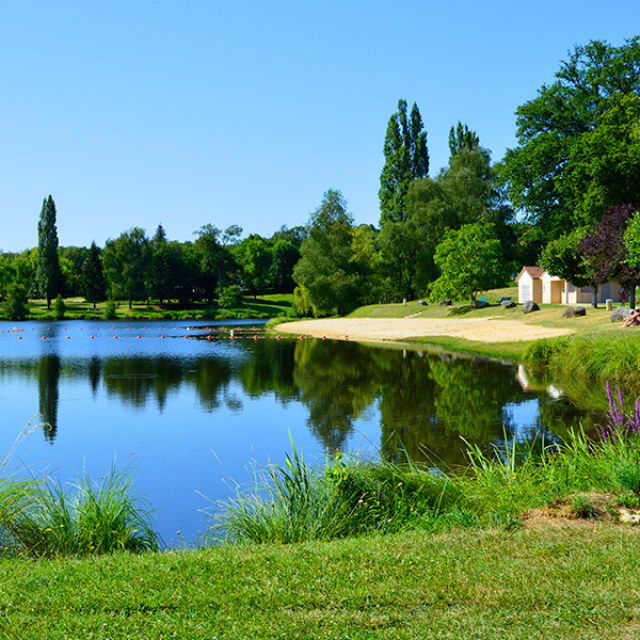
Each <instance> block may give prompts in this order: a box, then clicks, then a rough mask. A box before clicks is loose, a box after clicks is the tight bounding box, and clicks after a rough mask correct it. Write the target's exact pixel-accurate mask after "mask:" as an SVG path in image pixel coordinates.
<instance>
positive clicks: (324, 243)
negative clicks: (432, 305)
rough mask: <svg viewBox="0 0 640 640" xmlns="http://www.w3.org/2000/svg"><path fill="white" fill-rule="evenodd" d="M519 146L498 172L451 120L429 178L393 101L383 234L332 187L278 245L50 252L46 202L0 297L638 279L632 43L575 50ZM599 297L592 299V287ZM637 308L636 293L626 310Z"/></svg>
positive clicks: (383, 294)
mask: <svg viewBox="0 0 640 640" xmlns="http://www.w3.org/2000/svg"><path fill="white" fill-rule="evenodd" d="M516 116H517V117H516V126H517V143H518V144H517V146H516V147H515V148H513V149H508V150H507V152H506V154H505V156H504V158H503V159H502V160H501V161H499V162H497V163H495V162H493V161H492V159H491V152H490V151H489V150H488V149H487V148H485V147H483V146H482V145H481V143H480V137H479V136H478V134H477V133H476V132H475V131H473V130H472V129H470V128H469V127H468V125H467V124H463V123H461V122H458V123H457V124H455V125H454V126H452V127H451V129H450V132H449V149H450V157H449V161H448V166H447V167H444V168H442V169H441V170H440V171H439V172H438V173H437V175H435V176H434V177H430V176H429V151H428V145H427V133H426V131H425V130H424V123H423V120H422V116H421V114H420V111H419V109H418V106H417V105H416V104H414V105H413V107H412V109H411V110H410V111H409V109H408V104H407V102H406V101H405V100H400V101H399V103H398V108H397V111H396V112H395V113H394V114H392V116H391V117H390V119H389V122H388V125H387V131H386V135H385V139H384V145H383V152H384V165H383V168H382V172H381V175H380V189H379V192H378V196H379V201H380V221H379V225H378V226H377V227H376V226H373V225H356V223H355V220H354V217H353V215H352V214H351V213H350V212H349V211H348V208H347V200H346V198H345V197H344V196H343V194H342V193H341V192H340V191H339V190H336V189H329V190H328V191H327V192H325V194H324V195H323V198H322V201H321V203H320V205H319V206H318V207H317V209H316V210H315V211H313V212H312V213H311V214H310V218H309V222H308V223H307V225H305V226H304V227H295V228H294V229H287V228H286V227H282V228H281V229H280V230H279V231H278V232H276V233H275V234H274V235H273V236H272V237H271V238H263V237H261V236H259V235H257V234H251V235H249V236H248V237H247V238H245V239H242V240H241V239H240V238H241V234H242V229H240V228H239V227H237V226H235V225H234V226H231V227H229V228H228V229H226V230H224V231H223V230H221V229H218V228H217V227H216V226H214V225H212V224H208V225H205V226H203V227H201V228H200V229H198V230H197V231H195V236H196V238H195V240H194V241H193V242H176V241H170V240H169V239H168V238H167V236H166V233H165V231H164V228H163V227H162V225H160V226H159V227H158V229H157V230H156V232H155V234H154V236H153V237H152V238H148V237H147V236H146V233H145V231H143V230H142V229H139V228H138V227H134V228H132V229H130V230H129V231H126V232H124V233H122V234H121V235H120V236H119V237H118V238H116V239H115V240H108V241H107V243H106V245H105V246H104V247H103V248H99V247H97V246H95V243H94V244H92V246H91V247H90V248H77V247H62V248H59V247H58V246H57V235H56V232H55V204H54V203H53V200H52V199H51V196H49V198H48V199H47V200H45V202H44V203H43V209H42V213H41V216H40V222H39V224H38V247H37V248H36V249H32V250H30V251H27V252H24V253H22V254H20V255H14V254H2V255H0V295H2V297H3V299H4V309H5V311H4V313H5V315H7V310H9V311H13V312H14V315H15V312H16V310H17V311H18V312H19V311H20V305H21V304H24V302H25V301H26V297H27V296H31V297H42V298H46V299H47V303H48V304H50V300H51V298H52V297H53V296H54V295H56V294H62V295H80V294H81V295H84V296H85V297H86V298H87V300H89V301H91V302H93V303H94V305H95V303H96V301H97V300H100V299H105V298H110V299H126V300H128V301H129V304H130V305H131V303H132V301H133V300H154V301H156V302H157V303H158V304H160V305H163V304H167V303H169V302H175V303H178V304H189V303H192V302H196V301H201V300H202V301H206V302H207V303H209V304H212V303H213V302H214V301H217V303H218V304H220V305H222V306H225V305H231V306H232V305H234V304H237V303H238V301H239V299H240V298H241V296H242V294H243V292H248V293H251V294H253V295H257V294H258V293H261V292H263V291H265V290H267V289H268V290H272V291H282V292H290V291H294V294H295V300H296V307H297V310H298V313H300V314H312V315H316V316H318V315H332V314H343V313H347V312H349V311H350V310H352V309H353V308H355V307H357V306H359V305H362V304H367V303H373V302H393V301H400V300H402V299H407V300H413V299H416V298H418V297H424V298H427V297H430V298H431V299H432V300H437V299H441V298H447V297H450V298H458V299H460V298H467V299H470V300H472V301H473V300H474V299H475V297H476V296H477V294H478V292H480V291H484V290H487V289H489V288H493V287H497V286H503V285H505V284H506V283H507V282H508V280H509V277H510V276H512V275H513V274H514V273H517V272H518V271H519V270H520V268H521V266H523V265H533V264H540V265H541V266H543V267H545V268H546V269H548V270H549V271H550V272H552V273H553V274H554V275H557V276H560V277H563V278H567V279H569V280H571V281H572V282H573V283H574V284H575V285H577V286H591V287H592V290H593V291H594V292H595V290H596V288H597V286H599V284H601V283H603V282H605V281H607V280H617V281H618V282H619V283H620V284H622V285H623V286H626V287H628V288H629V290H630V292H631V294H632V296H634V295H635V287H636V286H637V285H638V284H639V283H640V219H639V217H638V210H637V204H638V203H640V194H639V193H638V191H639V190H640V38H639V37H635V38H632V39H630V40H626V41H625V43H624V44H623V45H621V46H619V47H614V46H611V45H609V44H608V43H606V42H603V41H598V40H593V41H591V42H589V43H588V44H587V45H585V46H576V47H575V48H574V50H573V51H570V52H569V57H568V59H567V60H566V61H563V62H561V63H560V69H559V71H558V72H557V73H556V74H555V80H554V81H553V82H552V83H551V84H549V85H546V84H545V85H543V86H542V87H541V88H540V89H539V90H538V94H537V96H536V97H535V98H533V99H532V100H530V101H528V102H526V103H525V104H524V105H522V106H520V107H519V108H518V110H517V112H516ZM594 302H595V293H594ZM632 304H635V298H634V299H633V301H632Z"/></svg>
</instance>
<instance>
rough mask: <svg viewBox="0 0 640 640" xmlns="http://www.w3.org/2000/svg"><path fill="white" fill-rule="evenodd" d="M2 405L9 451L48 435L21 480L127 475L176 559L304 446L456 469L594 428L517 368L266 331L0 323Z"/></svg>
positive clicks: (308, 452)
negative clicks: (218, 507) (499, 449)
mask: <svg viewBox="0 0 640 640" xmlns="http://www.w3.org/2000/svg"><path fill="white" fill-rule="evenodd" d="M231 329H233V331H234V337H233V339H232V338H231V333H230V330H231ZM0 402H1V403H2V404H1V406H2V415H3V419H2V427H1V433H0V439H1V440H2V448H3V449H4V450H5V451H6V450H9V449H10V448H11V446H12V444H13V442H14V440H15V438H16V437H17V436H18V434H19V433H20V431H21V430H22V429H23V428H25V427H26V425H27V423H28V422H29V421H30V420H31V418H32V417H33V416H35V415H36V414H41V416H42V417H41V418H38V419H36V421H35V423H39V422H46V423H48V425H49V426H48V427H44V426H37V427H36V428H35V430H34V431H33V433H31V434H30V435H29V436H28V437H27V438H26V439H23V440H22V441H21V442H20V444H19V445H18V448H17V455H16V456H15V457H14V463H15V465H16V466H17V468H18V469H19V470H21V472H24V471H25V469H28V472H29V473H33V474H34V475H36V476H42V475H45V474H51V475H52V476H53V477H55V478H59V479H61V480H62V481H66V480H69V479H73V478H74V477H75V473H76V472H81V471H82V470H86V471H87V472H88V473H89V475H90V477H91V478H93V479H97V478H99V477H101V476H103V475H104V474H106V473H108V471H109V469H110V467H111V465H112V464H116V465H117V466H118V467H122V466H125V465H127V464H129V465H131V466H132V467H134V468H135V469H136V471H135V476H134V482H135V485H136V487H137V488H139V489H140V490H141V491H142V492H143V493H144V494H145V495H146V496H148V497H149V499H150V500H151V502H152V504H153V505H154V507H156V508H157V513H156V524H157V529H158V531H159V532H160V534H161V535H162V537H163V538H164V540H165V542H166V543H167V544H175V543H177V542H178V541H179V540H182V541H186V542H194V541H196V540H197V538H198V535H199V533H201V532H202V531H204V530H205V528H206V523H207V518H206V512H208V511H209V510H210V509H211V508H212V507H213V506H214V505H215V503H216V501H218V500H221V499H225V498H227V497H229V496H232V495H233V494H234V491H235V487H236V485H237V484H242V485H247V484H248V483H249V482H250V480H251V478H252V473H253V470H254V469H255V468H256V466H264V465H267V464H269V463H274V464H282V463H283V461H284V459H285V456H286V454H287V453H289V452H291V446H292V445H291V443H292V442H293V443H295V446H296V448H297V449H299V450H300V451H302V453H303V454H304V456H305V458H307V459H308V460H310V461H317V460H321V459H322V458H323V456H324V455H325V453H326V452H327V451H335V450H338V449H340V450H343V451H346V452H357V453H358V455H364V456H377V455H384V456H385V457H387V458H389V459H393V460H399V461H400V460H402V459H404V456H405V451H406V452H407V453H408V454H409V455H410V456H411V457H412V458H413V459H414V460H416V461H421V462H428V463H429V464H433V465H434V466H439V467H441V468H455V467H457V466H458V465H464V464H465V463H466V458H465V450H466V449H467V448H468V446H469V445H477V446H479V447H481V448H482V449H485V448H487V447H488V446H489V445H491V444H494V445H496V446H501V445H503V444H504V439H505V434H506V436H507V440H509V439H511V438H519V439H532V438H533V437H534V436H535V434H536V433H544V434H545V437H546V438H547V439H549V440H551V439H553V438H554V437H558V436H562V435H563V434H564V433H566V430H567V428H569V427H570V426H572V425H576V424H577V423H578V422H579V421H583V422H585V421H586V422H589V421H590V420H591V417H590V416H589V414H588V412H587V411H585V410H581V409H579V408H576V407H574V406H572V405H571V404H570V403H569V402H568V401H567V400H565V399H564V398H563V397H562V396H560V395H559V393H558V391H557V390H555V389H554V388H550V389H548V392H537V391H534V390H533V389H531V387H530V386H529V384H528V382H527V380H526V373H525V372H524V371H523V370H522V368H520V369H518V367H517V366H515V365H513V364H509V363H501V362H496V361H489V360H487V359H482V358H471V357H466V356H460V355H454V354H450V353H446V352H440V351H435V350H434V351H428V350H426V348H425V347H420V348H417V347H409V346H406V345H405V346H401V345H365V344H358V343H355V342H346V341H329V340H326V341H325V340H321V339H312V338H307V339H304V340H301V339H299V338H291V337H289V336H282V337H281V339H277V338H276V336H275V334H273V333H272V332H264V331H262V330H261V327H260V326H259V325H258V324H256V323H255V322H254V321H233V322H232V323H231V322H227V323H224V322H215V323H209V324H208V325H201V324H199V325H197V326H194V325H193V321H190V322H183V321H163V322H158V321H146V322H127V323H122V322H120V323H115V324H113V323H104V322H99V323H96V322H95V321H93V322H89V321H61V322H49V323H47V322H24V323H20V324H18V325H16V324H15V323H10V322H0ZM35 423H34V424H35ZM463 438H464V441H463V440H462V439H463ZM465 442H466V443H467V444H465ZM178 531H180V534H178Z"/></svg>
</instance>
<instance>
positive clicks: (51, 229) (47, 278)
mask: <svg viewBox="0 0 640 640" xmlns="http://www.w3.org/2000/svg"><path fill="white" fill-rule="evenodd" d="M35 282H36V287H37V289H38V293H39V295H41V296H42V297H43V298H45V299H46V300H47V310H48V311H50V310H51V299H52V298H55V297H56V295H58V293H59V289H60V284H61V277H60V263H59V261H58V231H57V229H56V205H55V202H54V201H53V198H52V197H51V196H49V197H48V198H45V200H44V201H43V203H42V211H41V212H40V220H39V221H38V256H37V258H36V271H35Z"/></svg>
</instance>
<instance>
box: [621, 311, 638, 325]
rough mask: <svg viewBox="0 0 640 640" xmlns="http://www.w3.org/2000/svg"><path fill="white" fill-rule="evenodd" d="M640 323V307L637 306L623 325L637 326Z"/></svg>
mask: <svg viewBox="0 0 640 640" xmlns="http://www.w3.org/2000/svg"><path fill="white" fill-rule="evenodd" d="M638 325H640V309H638V307H636V308H635V309H634V310H633V311H632V312H631V313H630V314H629V315H628V316H627V318H626V320H625V321H624V322H623V323H622V326H623V327H636V326H638Z"/></svg>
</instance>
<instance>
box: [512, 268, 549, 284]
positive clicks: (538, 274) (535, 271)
mask: <svg viewBox="0 0 640 640" xmlns="http://www.w3.org/2000/svg"><path fill="white" fill-rule="evenodd" d="M525 271H526V272H527V273H528V274H529V277H530V278H531V279H532V280H539V279H540V278H542V274H543V273H544V269H543V268H542V267H522V269H521V270H520V273H519V274H518V276H517V277H516V282H517V281H518V280H520V278H521V277H522V274H523V273H525Z"/></svg>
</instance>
